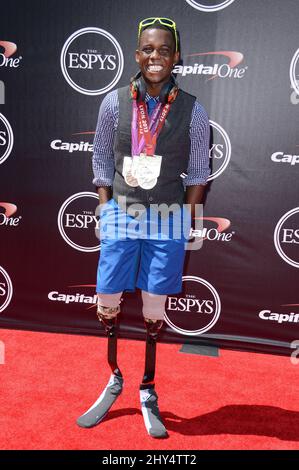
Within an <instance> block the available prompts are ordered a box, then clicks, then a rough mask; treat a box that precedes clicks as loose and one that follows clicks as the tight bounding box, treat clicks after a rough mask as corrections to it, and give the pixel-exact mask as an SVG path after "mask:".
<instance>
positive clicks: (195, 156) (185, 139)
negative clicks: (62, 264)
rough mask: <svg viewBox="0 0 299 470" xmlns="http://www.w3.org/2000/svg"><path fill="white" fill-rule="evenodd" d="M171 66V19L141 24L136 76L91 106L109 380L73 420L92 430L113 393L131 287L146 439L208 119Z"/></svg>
mask: <svg viewBox="0 0 299 470" xmlns="http://www.w3.org/2000/svg"><path fill="white" fill-rule="evenodd" d="M179 59H180V57H179V46H178V33H177V30H176V24H175V22H174V21H173V20H171V19H169V18H147V19H145V20H142V21H141V22H140V23H139V30H138V49H137V50H136V62H137V63H138V65H139V69H140V71H139V73H138V74H137V75H136V76H135V77H133V79H132V80H131V84H130V86H127V87H124V88H120V89H118V90H115V91H112V92H110V93H109V94H108V95H107V96H106V97H105V98H104V100H103V102H102V104H101V107H100V111H99V118H98V124H97V130H96V135H95V141H94V155H93V170H94V180H93V183H94V184H95V185H96V187H97V191H98V194H99V200H100V204H101V208H102V209H101V254H100V260H99V265H98V275H97V293H98V310H97V314H98V317H99V320H100V322H101V323H102V324H103V325H104V327H105V330H106V332H107V335H108V362H109V365H110V367H111V369H112V375H111V377H110V381H109V382H108V385H107V386H106V388H105V389H104V391H103V393H102V394H101V396H100V397H99V399H98V400H97V401H96V402H95V403H94V404H93V405H92V407H91V408H90V409H89V410H88V411H87V412H86V413H84V414H83V415H82V416H81V417H80V418H78V420H77V423H78V425H79V426H82V427H92V426H94V425H96V424H98V423H99V422H100V421H101V420H102V419H103V418H104V416H105V415H106V414H107V412H108V410H109V409H110V407H111V406H112V404H113V403H114V401H115V400H116V398H117V397H118V396H119V394H120V393H121V391H122V387H123V376H122V374H121V372H120V369H119V367H118V365H117V358H116V353H117V331H116V319H117V314H118V313H119V311H120V307H119V304H120V298H121V295H122V293H123V291H134V289H135V288H136V287H138V288H139V289H140V290H141V295H142V300H143V312H142V313H143V317H144V322H145V327H146V332H147V335H146V353H145V370H144V375H143V379H142V383H141V385H140V401H141V409H142V413H143V417H144V423H145V427H146V429H147V431H148V433H149V435H151V436H152V437H157V438H159V437H166V436H167V431H166V429H165V426H164V424H163V422H162V419H161V416H160V413H159V408H158V397H157V393H156V391H155V384H154V375H155V361H156V341H157V336H158V332H159V330H160V329H161V327H162V324H163V318H164V308H165V301H166V298H167V295H170V294H176V293H179V292H181V289H182V270H183V263H184V256H185V242H186V239H187V238H188V234H186V230H185V229H186V223H184V222H181V216H186V214H187V215H189V218H190V215H191V223H192V224H193V223H194V215H195V205H196V204H200V203H201V201H202V198H203V194H204V187H205V184H206V181H207V178H208V176H209V174H210V169H209V120H208V116H207V113H206V112H205V110H204V108H203V107H202V106H201V104H200V103H199V102H198V101H197V100H196V98H195V97H193V96H191V95H189V94H188V93H185V92H184V91H182V90H180V89H178V86H177V84H176V82H175V79H174V77H173V76H172V70H173V67H174V65H175V64H176V63H177V62H178V61H179ZM186 175H187V176H186ZM183 176H184V178H183ZM124 201H125V203H124ZM184 204H189V209H190V211H188V210H186V209H185V208H184V207H183V205H184ZM157 205H158V206H161V205H163V207H164V208H165V207H166V208H168V209H169V208H171V211H172V212H171V211H170V212H169V211H168V212H167V211H166V212H167V216H165V214H163V213H162V212H163V211H162V212H161V213H159V215H158V219H157V218H156V219H155V221H156V222H155V221H154V218H153V213H155V211H152V210H151V209H152V207H157ZM161 207H162V206H161ZM136 213H138V214H139V215H140V214H142V215H143V219H142V220H143V229H142V230H141V231H139V232H138V235H137V236H136V230H135V229H136V225H134V224H133V226H134V228H133V229H132V222H136ZM155 215H157V214H156V213H155ZM177 215H179V219H178V218H177V217H176V216H177ZM185 218H186V217H185ZM138 220H140V219H138ZM157 220H159V223H157ZM166 221H167V223H166ZM178 221H179V222H178ZM166 225H167V230H166V231H165V230H164V229H163V227H164V228H165V226H166ZM177 225H179V228H180V234H179V236H178V235H177V231H176V230H175V228H177ZM187 226H188V223H187ZM103 227H105V228H103ZM130 227H131V228H130ZM161 227H162V228H161ZM115 228H117V230H116V231H115ZM188 228H189V229H190V225H189V227H188ZM187 231H188V229H187ZM115 232H117V234H116V233H115ZM149 232H150V233H149ZM174 232H176V235H174ZM182 232H184V233H182Z"/></svg>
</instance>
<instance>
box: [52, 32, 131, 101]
mask: <svg viewBox="0 0 299 470" xmlns="http://www.w3.org/2000/svg"><path fill="white" fill-rule="evenodd" d="M60 65H61V70H62V73H63V76H64V78H65V79H66V81H67V82H68V84H69V85H70V86H71V87H72V88H74V90H76V91H78V92H79V93H83V94H85V95H101V94H103V93H107V92H108V91H109V90H111V89H112V88H113V87H114V86H115V85H116V83H117V82H118V81H119V79H120V77H121V75H122V72H123V68H124V58H123V53H122V50H121V47H120V45H119V43H118V42H117V40H116V39H115V38H114V37H113V36H112V34H110V33H108V32H107V31H105V30H103V29H99V28H93V27H89V28H83V29H79V30H78V31H76V32H75V33H73V34H72V35H71V36H70V37H69V38H68V39H67V40H66V42H65V44H64V46H63V48H62V51H61V56H60ZM99 85H100V86H99Z"/></svg>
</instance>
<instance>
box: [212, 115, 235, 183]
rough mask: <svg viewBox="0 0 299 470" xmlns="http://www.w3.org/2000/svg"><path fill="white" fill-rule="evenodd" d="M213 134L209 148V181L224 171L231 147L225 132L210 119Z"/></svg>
mask: <svg viewBox="0 0 299 470" xmlns="http://www.w3.org/2000/svg"><path fill="white" fill-rule="evenodd" d="M210 125H211V127H212V134H213V144H212V147H211V148H210V159H212V173H211V174H210V176H209V178H208V181H211V180H213V179H215V178H217V177H218V176H220V175H221V173H223V172H224V170H225V169H226V167H227V165H228V164H229V161H230V157H231V153H232V149H231V143H230V138H229V136H228V134H227V132H226V131H225V130H224V129H223V127H221V126H220V124H218V123H217V122H215V121H211V120H210Z"/></svg>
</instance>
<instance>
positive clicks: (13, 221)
mask: <svg viewBox="0 0 299 470" xmlns="http://www.w3.org/2000/svg"><path fill="white" fill-rule="evenodd" d="M1 209H4V212H3V211H2V210H1ZM15 212H17V206H16V205H15V204H11V203H10V202H0V227H1V226H6V227H8V226H10V227H17V226H18V225H19V223H20V220H21V219H22V216H21V215H20V216H19V217H12V216H13V215H14V214H15Z"/></svg>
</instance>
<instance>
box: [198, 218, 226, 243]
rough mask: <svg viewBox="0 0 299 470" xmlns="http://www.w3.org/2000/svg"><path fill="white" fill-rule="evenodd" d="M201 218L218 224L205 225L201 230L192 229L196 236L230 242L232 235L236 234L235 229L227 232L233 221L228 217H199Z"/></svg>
mask: <svg viewBox="0 0 299 470" xmlns="http://www.w3.org/2000/svg"><path fill="white" fill-rule="evenodd" d="M199 219H201V220H204V221H205V223H206V222H212V224H216V227H215V226H212V227H209V226H208V227H204V228H201V229H199V230H193V229H191V233H192V235H193V236H195V237H199V238H202V239H203V240H213V241H221V242H230V241H231V239H232V236H233V235H234V234H235V232H234V231H232V232H228V233H226V232H225V230H227V229H228V228H229V227H230V225H231V222H230V220H228V219H225V218H223V217H199Z"/></svg>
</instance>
